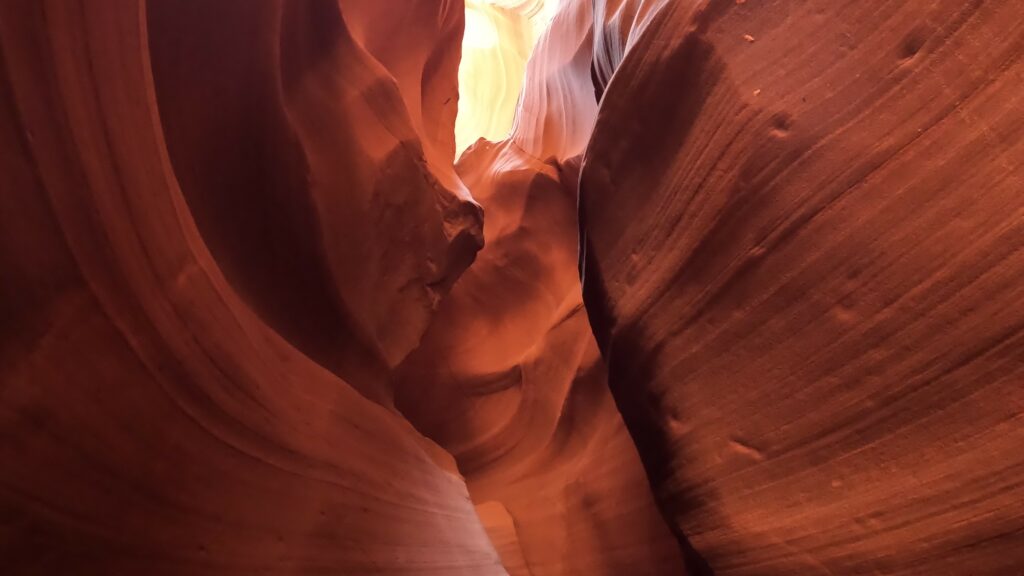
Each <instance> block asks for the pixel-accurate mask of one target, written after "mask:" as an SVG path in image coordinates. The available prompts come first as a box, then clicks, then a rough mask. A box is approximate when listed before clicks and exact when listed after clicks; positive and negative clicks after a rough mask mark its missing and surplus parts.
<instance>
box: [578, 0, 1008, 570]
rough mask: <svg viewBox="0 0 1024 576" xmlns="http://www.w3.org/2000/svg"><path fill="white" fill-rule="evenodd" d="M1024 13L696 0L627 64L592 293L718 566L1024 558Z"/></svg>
mask: <svg viewBox="0 0 1024 576" xmlns="http://www.w3.org/2000/svg"><path fill="white" fill-rule="evenodd" d="M1022 13H1024V3H1022V2H1020V1H1017V0H1006V1H997V2H985V3H980V2H979V3H964V2H956V1H949V2H945V1H935V2H931V1H929V2H899V3H882V2H877V3H872V2H866V3H865V2H862V3H841V2H831V1H796V2H786V3H769V2H754V1H751V2H746V3H743V4H742V5H736V4H735V3H733V2H709V3H704V4H702V5H701V6H700V7H699V9H698V10H696V11H695V12H694V11H693V10H691V8H690V7H689V6H688V5H687V3H685V2H677V3H672V4H669V5H666V7H665V8H664V9H662V10H661V11H659V12H658V13H657V14H655V15H654V16H653V17H652V18H651V20H650V23H649V24H648V26H647V29H646V31H645V32H644V33H643V34H642V35H641V36H640V37H639V38H638V39H636V40H635V42H634V43H633V45H632V46H631V47H630V48H629V50H628V52H626V54H625V56H624V58H622V59H621V62H620V63H619V64H618V68H617V69H616V70H615V74H614V76H613V77H612V78H611V80H610V82H608V85H607V89H606V91H605V94H604V99H603V101H602V102H601V108H600V115H599V118H598V120H597V123H596V126H595V129H594V133H593V138H592V139H591V141H590V144H589V146H588V148H587V151H586V159H585V161H584V168H583V175H582V191H581V198H582V200H581V203H582V207H581V209H582V211H583V214H584V217H583V227H584V229H585V234H586V267H585V268H586V270H585V285H586V292H587V306H588V308H589V310H590V312H591V316H592V319H593V321H594V326H595V330H596V332H597V334H598V338H599V340H600V342H601V343H602V348H603V350H604V351H605V353H606V357H607V360H608V362H609V371H610V385H611V387H612V390H613V392H614V394H615V396H616V398H617V401H618V404H619V406H620V408H621V409H622V412H623V416H624V418H625V420H626V423H627V425H628V426H629V428H630V430H631V432H632V434H633V437H634V438H635V439H636V441H637V444H638V447H639V450H640V453H641V456H642V457H643V459H644V461H645V464H646V465H647V469H648V472H649V474H650V476H651V480H652V482H654V484H655V485H656V492H657V497H658V500H659V502H660V504H661V506H662V508H663V509H664V510H665V512H666V513H667V514H668V515H670V517H671V518H673V519H674V523H675V525H676V527H677V528H678V529H679V530H681V532H682V533H684V534H685V535H686V536H687V537H688V538H689V539H690V541H691V542H692V544H693V545H694V546H695V547H696V548H697V550H699V551H700V553H701V554H702V555H703V556H704V557H705V559H706V560H707V561H708V562H709V563H710V565H711V566H712V567H713V568H714V569H715V570H716V573H719V574H786V573H799V574H812V573H821V574H864V573H877V574H937V573H948V574H991V575H996V574H1010V573H1015V572H1017V571H1019V570H1020V569H1021V567H1022V566H1024V491H1022V486H1024V484H1022V479H1024V450H1021V449H1020V447H1021V446H1022V445H1024V425H1022V423H1024V420H1022V414H1024V413H1022V406H1024V385H1022V383H1024V364H1022V361H1021V360H1022V351H1024V340H1022V332H1021V327H1022V326H1024V308H1022V307H1021V306H1019V305H1018V304H1019V302H1021V300H1022V298H1024V257H1022V256H1021V254H1022V253H1024V252H1022V250H1021V249H1022V247H1024V229H1022V228H1021V222H1022V215H1024V193H1022V192H1024V138H1022V134H1024V91H1022V90H1021V88H1022V85H1024V83H1022V80H1024V63H1022V61H1021V58H1020V57H1021V54H1022V51H1024V28H1022V27H1021V14H1022ZM607 34H608V33H607V32H606V35H607ZM744 34H747V35H750V36H751V37H754V38H756V39H757V40H756V42H755V43H749V42H747V41H745V40H744V39H743V35H744ZM604 44H605V45H610V46H616V45H621V44H622V39H621V38H616V37H614V36H613V37H612V38H611V39H609V40H606V41H604Z"/></svg>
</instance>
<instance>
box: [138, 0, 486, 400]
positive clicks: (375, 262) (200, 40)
mask: <svg viewBox="0 0 1024 576" xmlns="http://www.w3.org/2000/svg"><path fill="white" fill-rule="evenodd" d="M378 5H379V3H378ZM431 7H432V8H433V9H434V11H435V12H436V11H437V9H438V4H437V3H436V2H420V3H418V4H414V5H412V9H413V11H412V12H410V13H411V14H414V15H417V16H420V17H422V18H423V19H424V20H425V21H427V22H436V23H437V27H436V29H435V28H428V27H422V26H421V27H416V28H415V30H416V32H417V33H418V34H419V36H412V35H406V38H408V40H409V41H410V42H411V43H412V46H413V48H416V50H414V51H413V53H414V54H416V55H420V57H419V58H411V57H409V58H405V59H402V58H399V57H398V56H396V54H394V52H393V51H389V50H388V49H387V45H386V43H384V42H382V41H381V37H385V36H391V35H393V34H394V32H393V31H392V30H390V29H389V28H388V26H387V24H386V23H387V22H388V20H386V19H381V18H377V16H379V14H377V13H375V12H374V8H373V7H372V6H371V5H370V4H369V3H365V2H358V1H354V0H352V1H346V2H342V3H340V9H339V4H338V3H333V2H312V1H308V0H292V1H287V2H284V1H281V0H277V1H273V2H261V3H259V5H258V6H253V5H252V3H251V2H246V1H244V0H218V1H217V2H206V1H204V0H185V1H184V2H178V1H177V0H151V1H150V2H149V3H148V10H147V14H148V24H149V29H150V30H149V37H150V47H151V56H152V61H153V71H154V80H155V84H156V88H157V97H158V102H159V105H160V106H159V108H160V114H161V119H162V121H163V126H164V127H165V131H166V138H167V143H168V150H169V152H170V156H171V161H172V164H173V166H174V169H175V174H176V176H177V178H178V180H179V181H180V183H181V186H182V191H183V192H184V194H185V197H186V199H187V200H188V202H189V208H190V209H191V211H192V213H193V214H195V217H196V222H197V224H198V225H199V228H200V231H201V232H202V233H203V235H204V240H206V242H207V243H208V245H209V246H210V249H211V251H212V252H213V255H214V256H215V257H216V258H217V260H218V263H219V264H220V265H221V267H222V269H223V270H224V272H225V274H226V275H227V277H228V279H229V280H230V281H231V282H232V283H233V284H234V285H235V287H236V288H237V289H238V290H239V293H240V294H241V295H242V296H243V297H244V298H245V299H246V301H247V302H248V303H249V304H250V305H251V306H252V307H253V308H254V309H255V310H256V311H257V312H258V313H260V315H261V316H262V317H263V318H264V319H265V320H266V321H267V322H268V323H269V324H270V325H271V326H272V327H273V328H274V329H276V330H277V331H279V332H281V333H282V335H284V336H285V337H286V338H288V339H289V341H291V342H294V343H295V344H296V345H297V346H298V347H299V348H300V349H301V350H302V351H303V352H304V353H306V354H307V355H309V356H311V357H312V358H313V359H315V360H317V361H318V362H319V363H321V364H323V365H324V366H326V367H328V368H330V369H331V370H332V371H334V372H335V373H337V374H339V375H340V376H342V377H344V378H346V379H347V380H349V381H350V382H351V383H353V384H354V385H356V386H357V387H359V388H360V390H361V391H362V392H363V393H364V394H366V395H367V396H369V397H371V398H374V399H377V400H378V401H381V402H383V403H387V402H388V401H389V400H388V396H389V393H388V392H387V390H386V371H387V369H388V368H390V367H393V366H394V365H396V364H397V363H398V362H400V360H401V359H402V358H403V357H404V356H405V355H406V354H407V353H408V352H409V350H411V349H412V348H413V347H414V346H415V345H416V344H417V343H418V341H419V337H420V335H421V334H422V331H423V329H424V328H425V327H426V323H427V321H428V320H429V317H430V314H431V312H432V310H433V309H434V308H435V307H436V305H437V302H438V301H439V299H440V297H441V296H443V294H444V293H445V292H446V291H447V289H448V288H449V287H450V285H451V283H452V282H453V281H454V279H455V278H456V277H457V276H458V275H459V274H460V273H461V271H462V270H463V269H464V268H465V267H466V266H468V264H469V263H470V262H471V261H472V258H473V256H474V254H475V251H476V250H477V249H478V248H479V246H480V243H481V241H482V232H481V226H482V215H481V213H480V210H479V206H477V205H476V204H475V203H474V202H473V201H472V199H471V197H470V195H469V193H468V191H466V190H465V187H464V186H463V185H462V183H461V182H460V181H459V180H458V177H457V176H456V175H455V173H454V170H453V168H452V166H451V161H450V156H451V154H452V153H453V148H452V147H453V145H454V144H453V141H452V137H451V130H452V126H453V122H454V102H455V100H456V98H457V84H456V82H457V78H456V74H457V68H456V66H457V62H456V61H457V56H458V52H457V50H458V44H457V43H456V41H455V39H454V38H455V37H457V36H458V33H459V31H460V29H461V21H462V18H461V17H462V12H461V10H456V9H455V8H452V7H449V8H448V9H447V10H446V11H443V12H441V13H440V14H439V15H435V16H433V17H432V18H427V17H426V16H424V15H423V14H422V13H423V12H426V11H427V10H426V9H427V8H431ZM342 10H344V12H342ZM350 12H351V15H349V13H350ZM343 13H344V16H345V18H346V19H343V18H342V15H343ZM349 21H351V22H354V23H355V24H354V25H353V30H355V32H354V33H350V32H349V27H348V22H349ZM397 25H398V24H395V25H394V26H397ZM406 28H410V27H409V26H406ZM226 30H227V31H230V32H228V33H225V31H226ZM357 40H360V41H362V42H364V43H365V47H364V45H363V44H360V43H359V42H357ZM431 49H433V51H431ZM371 51H372V53H371ZM375 56H377V57H379V58H380V60H378V59H377V58H375ZM442 96H443V98H442ZM445 133H447V134H448V136H444V134H445ZM357 270H358V273H354V271H357ZM395 315H398V316H399V317H401V318H402V319H403V320H402V322H394V321H393V318H394V316H395Z"/></svg>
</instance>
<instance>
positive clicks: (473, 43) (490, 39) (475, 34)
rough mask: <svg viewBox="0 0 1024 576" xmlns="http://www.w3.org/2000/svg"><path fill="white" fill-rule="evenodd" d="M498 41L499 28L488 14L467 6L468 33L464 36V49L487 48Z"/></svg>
mask: <svg viewBox="0 0 1024 576" xmlns="http://www.w3.org/2000/svg"><path fill="white" fill-rule="evenodd" d="M497 43H498V29H497V28H496V27H495V26H494V23H493V22H491V20H490V18H488V17H487V15H486V14H483V13H482V12H481V11H480V10H477V9H475V8H471V7H470V6H467V7H466V33H465V35H464V36H463V37H462V49H463V51H465V50H466V49H469V50H486V49H487V48H492V47H494V46H495V45H497Z"/></svg>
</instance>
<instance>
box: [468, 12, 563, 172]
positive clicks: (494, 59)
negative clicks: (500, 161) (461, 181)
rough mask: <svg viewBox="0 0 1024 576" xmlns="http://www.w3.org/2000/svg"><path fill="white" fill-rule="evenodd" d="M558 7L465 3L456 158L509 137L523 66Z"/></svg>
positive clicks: (524, 67) (520, 87)
mask: <svg viewBox="0 0 1024 576" xmlns="http://www.w3.org/2000/svg"><path fill="white" fill-rule="evenodd" d="M557 4H558V0H466V32H465V35H464V36H463V38H462V63H461V64H460V65H459V115H458V117H457V118H456V121H455V147H456V154H461V153H462V151H463V150H465V149H466V148H468V147H469V146H470V145H471V144H473V143H474V142H476V141H477V139H479V138H486V139H488V140H494V141H497V140H502V139H504V138H505V137H507V136H508V134H509V131H510V130H511V129H512V122H513V121H514V120H515V113H516V104H517V102H518V101H519V92H520V90H521V89H522V87H523V77H524V75H525V74H526V62H527V60H529V58H530V54H531V53H532V52H533V47H534V45H535V44H536V43H537V39H538V38H540V35H541V34H542V32H543V31H544V29H545V28H546V27H547V25H548V24H549V23H550V21H551V17H552V15H553V14H554V11H555V8H556V7H557Z"/></svg>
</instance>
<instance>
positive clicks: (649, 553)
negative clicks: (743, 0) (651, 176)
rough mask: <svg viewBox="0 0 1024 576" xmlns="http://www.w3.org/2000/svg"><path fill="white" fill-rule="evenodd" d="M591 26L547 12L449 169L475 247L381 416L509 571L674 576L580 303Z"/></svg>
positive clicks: (575, 14)
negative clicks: (502, 123) (501, 113)
mask: <svg viewBox="0 0 1024 576" xmlns="http://www.w3.org/2000/svg"><path fill="white" fill-rule="evenodd" d="M592 15H593V13H592V12H591V10H590V2H589V0H587V1H578V2H570V3H564V4H562V6H561V9H560V11H559V13H558V14H557V15H556V16H555V17H554V20H553V22H552V26H551V28H550V29H549V30H548V31H547V32H546V33H545V35H544V36H542V38H541V39H540V41H539V42H538V44H537V48H536V51H535V52H534V56H533V58H532V59H531V61H530V64H529V66H528V69H527V73H526V78H525V80H524V89H523V92H522V94H521V96H520V106H519V109H518V111H517V113H516V124H515V128H514V132H513V134H512V136H510V138H509V139H507V140H505V141H502V142H499V143H490V142H486V141H480V142H477V143H476V144H475V145H473V146H472V147H470V148H469V149H468V150H467V151H466V152H465V153H464V154H463V155H462V157H461V158H460V160H459V163H458V165H457V168H458V172H459V174H460V175H461V177H462V179H463V181H464V182H465V183H466V185H467V186H468V187H469V189H470V190H472V191H473V195H474V198H476V199H477V201H479V202H480V204H481V205H482V206H483V207H484V210H485V213H486V218H487V220H486V226H485V247H484V249H483V250H482V251H481V252H480V254H479V256H478V258H477V260H476V261H475V262H474V264H473V266H472V267H470V269H469V270H467V272H466V273H465V274H464V275H463V276H462V278H460V280H459V282H458V283H457V284H456V285H455V287H454V288H453V290H452V292H451V294H450V295H449V296H448V297H447V298H446V299H445V301H444V302H443V303H442V304H441V307H440V309H439V310H438V313H437V315H436V316H435V318H434V320H433V322H432V323H431V325H430V328H429V329H428V330H427V333H426V335H425V336H424V338H423V343H422V345H421V346H420V348H418V349H417V350H415V351H414V352H413V353H412V354H411V355H410V356H409V358H408V359H407V361H406V362H405V363H404V364H403V366H402V368H401V369H400V370H399V371H398V375H397V378H396V382H397V385H396V403H397V406H398V408H399V409H400V410H401V411H402V412H403V414H405V415H406V416H407V417H408V418H409V419H410V421H411V422H412V423H413V424H414V425H415V426H416V427H417V429H419V430H421V431H422V432H424V433H425V434H426V435H427V436H429V437H430V438H432V439H434V440H436V441H437V442H438V443H439V444H440V445H441V446H442V447H444V448H445V449H446V450H448V451H449V452H451V453H452V455H453V456H454V457H455V459H456V462H457V463H458V466H459V470H460V471H461V472H462V474H464V475H465V477H466V481H467V484H468V486H469V488H470V493H471V495H472V496H473V500H474V501H475V502H477V504H478V510H479V512H480V516H481V519H482V520H483V522H484V525H485V526H486V527H487V529H488V532H489V533H490V534H491V538H492V541H493V542H494V543H495V545H496V546H497V548H498V551H499V553H500V554H501V557H502V560H503V562H504V565H505V567H506V568H507V569H508V570H509V573H510V574H515V575H530V576H546V575H550V576H556V575H572V574H578V575H595V576H597V575H608V576H612V575H618V574H637V575H640V574H644V575H662V574H663V575H678V574H682V573H684V572H685V570H684V567H683V562H682V558H681V555H680V549H679V546H678V543H677V542H676V541H675V539H674V538H673V537H672V534H671V532H670V531H669V530H668V529H667V526H666V524H665V522H664V519H663V518H662V517H661V515H660V513H659V511H658V509H657V508H656V507H655V505H654V502H653V499H652V497H651V493H650V489H649V487H648V484H647V479H646V476H645V475H644V470H643V466H642V464H641V462H640V460H639V458H638V456H637V453H636V449H635V448H634V446H633V444H632V442H631V440H630V437H629V434H628V432H627V431H626V428H625V426H624V425H623V423H622V420H621V418H620V417H619V415H618V413H617V411H616V409H615V405H614V402H613V401H612V398H611V395H610V394H609V392H608V386H607V378H606V372H605V368H604V364H603V362H602V361H601V359H600V355H599V352H598V350H597V346H596V344H595V341H594V339H593V337H592V335H591V330H590V326H589V324H588V322H587V317H586V314H585V311H584V309H583V302H582V295H581V291H580V284H579V276H578V271H577V263H578V233H577V228H578V223H577V218H576V188H577V186H576V183H577V182H578V179H579V176H578V171H579V160H578V154H579V153H580V152H582V148H583V145H584V144H585V141H586V138H587V136H588V133H589V128H590V126H591V125H592V123H593V120H594V118H595V117H596V114H597V104H596V99H595V94H594V89H593V85H592V83H591V78H590V62H591V51H592V44H591V38H592V35H591V30H592V26H591V24H592V17H593V16H592ZM542 159H545V160H542Z"/></svg>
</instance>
